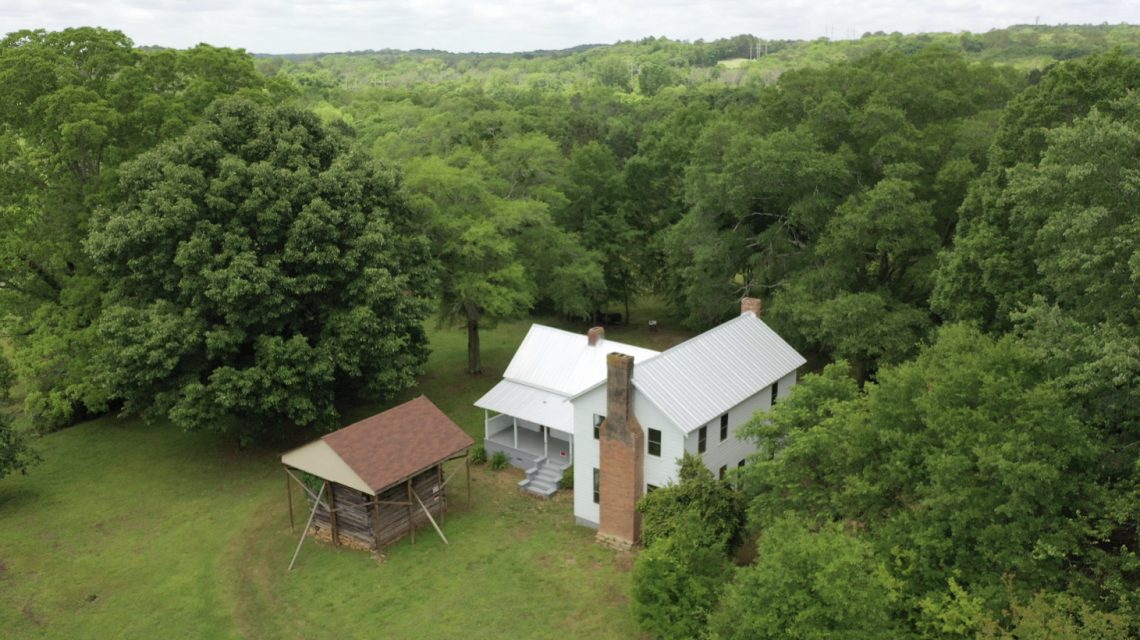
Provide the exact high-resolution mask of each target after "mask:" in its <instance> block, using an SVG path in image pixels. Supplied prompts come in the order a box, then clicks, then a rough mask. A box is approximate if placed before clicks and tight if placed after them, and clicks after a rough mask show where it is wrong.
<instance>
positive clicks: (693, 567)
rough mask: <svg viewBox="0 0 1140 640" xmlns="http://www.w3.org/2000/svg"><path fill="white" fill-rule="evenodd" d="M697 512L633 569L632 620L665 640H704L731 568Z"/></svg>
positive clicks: (682, 517) (647, 551)
mask: <svg viewBox="0 0 1140 640" xmlns="http://www.w3.org/2000/svg"><path fill="white" fill-rule="evenodd" d="M712 535H713V538H712V539H710V532H709V531H708V529H707V528H706V524H705V522H704V521H703V520H702V519H701V516H700V514H699V513H697V512H696V511H692V510H690V511H686V512H684V513H682V514H681V515H680V517H679V518H678V521H677V523H676V525H675V527H674V528H673V530H672V531H670V533H669V535H668V536H665V537H662V538H659V539H658V540H657V542H656V544H654V545H653V546H651V547H648V548H646V549H645V550H644V551H642V552H641V555H639V556H638V558H637V563H636V564H635V565H634V567H633V594H632V595H633V603H632V608H633V614H634V616H635V617H636V618H637V623H638V624H639V625H640V626H641V628H642V629H644V630H645V631H648V632H649V633H650V635H652V636H653V637H655V638H665V639H666V640H673V639H677V640H680V639H682V638H698V637H702V635H703V633H704V631H705V629H707V626H708V625H707V620H708V616H709V614H710V613H711V612H712V611H713V610H714V609H715V608H716V605H717V602H718V601H719V600H720V595H721V593H722V591H723V590H724V588H725V585H726V584H727V583H728V581H729V579H730V577H731V576H732V566H731V564H730V563H729V561H728V558H727V557H726V556H725V555H724V552H723V550H722V549H721V548H720V544H719V543H720V540H719V536H716V534H712Z"/></svg>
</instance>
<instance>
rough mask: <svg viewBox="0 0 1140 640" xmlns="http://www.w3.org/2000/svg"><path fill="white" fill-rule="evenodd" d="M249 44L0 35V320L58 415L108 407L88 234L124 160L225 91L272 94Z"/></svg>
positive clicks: (42, 400) (38, 404) (46, 408)
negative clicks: (143, 47)
mask: <svg viewBox="0 0 1140 640" xmlns="http://www.w3.org/2000/svg"><path fill="white" fill-rule="evenodd" d="M264 87H265V83H264V81H263V80H262V79H261V78H260V77H259V76H258V75H257V74H256V73H255V72H254V70H253V63H252V60H251V58H250V57H249V56H248V55H246V54H245V53H244V52H241V51H234V50H228V49H216V48H214V47H209V46H207V45H200V46H198V47H195V48H194V49H191V50H189V51H184V52H174V51H161V52H155V53H144V52H142V51H140V50H138V49H135V48H134V47H133V45H132V43H131V41H130V40H129V39H128V38H127V37H126V36H124V35H123V34H122V33H120V32H117V31H107V30H104V29H97V28H90V27H84V28H77V29H65V30H63V31H59V32H50V33H49V32H45V31H42V30H40V31H18V32H15V33H12V34H9V35H8V36H7V37H5V38H4V39H3V40H0V92H2V93H3V94H4V95H5V96H6V98H5V99H4V100H3V101H2V103H0V166H3V170H2V171H0V282H2V283H3V286H0V317H3V318H4V319H5V320H6V321H7V322H8V323H9V326H8V327H7V328H8V330H9V332H10V334H11V335H12V336H13V337H14V347H15V350H14V357H13V360H14V363H15V364H16V366H17V369H18V370H19V372H20V375H21V378H22V379H23V381H24V382H25V385H26V387H27V389H28V394H27V403H26V405H27V409H28V410H29V412H30V413H31V414H32V416H33V417H34V418H35V419H36V420H37V421H40V422H42V423H46V424H49V425H58V424H62V423H65V422H67V421H69V420H72V419H74V418H75V417H76V416H78V415H82V414H83V413H84V412H85V411H91V410H95V411H98V410H102V409H103V408H105V407H106V405H107V402H108V401H109V399H110V396H111V394H110V390H109V389H108V388H106V387H105V386H103V385H101V384H100V383H99V382H98V380H97V379H98V371H99V369H98V365H97V363H96V358H95V357H94V353H95V351H96V350H97V348H98V346H99V342H100V340H99V337H98V336H97V335H96V333H95V331H94V329H93V325H94V322H95V320H96V318H98V316H99V314H100V301H101V291H102V290H103V289H104V288H105V283H104V282H103V281H102V279H101V277H100V276H99V274H97V273H95V272H94V271H93V269H92V267H91V263H90V260H89V259H88V257H87V255H86V254H85V253H84V251H83V248H82V242H83V239H84V237H85V236H86V233H87V230H88V225H89V222H90V218H91V214H92V212H93V211H94V210H95V209H96V208H97V207H99V206H108V205H111V204H113V203H115V202H117V201H118V199H119V197H120V193H119V192H118V190H117V189H116V185H117V171H118V167H119V165H120V164H121V163H123V162H124V161H126V160H129V159H131V158H133V157H135V156H136V155H138V154H139V153H141V152H142V151H144V150H146V149H148V148H150V147H152V146H154V145H155V144H156V143H158V142H159V141H161V140H164V139H167V138H169V137H171V136H174V135H177V134H179V133H181V132H182V131H184V130H185V129H186V127H187V126H189V125H190V124H191V123H192V122H194V121H195V120H197V119H198V118H200V117H201V113H202V110H203V109H204V108H205V106H206V105H207V104H208V103H209V102H211V101H212V100H213V99H214V98H216V97H217V96H219V95H226V94H230V93H234V92H238V91H243V90H244V91H247V92H250V93H251V95H264Z"/></svg>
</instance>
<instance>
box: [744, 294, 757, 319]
mask: <svg viewBox="0 0 1140 640" xmlns="http://www.w3.org/2000/svg"><path fill="white" fill-rule="evenodd" d="M749 311H751V312H752V313H753V314H755V315H756V317H757V318H759V317H760V298H741V299H740V315H744V314H746V313H748V312H749Z"/></svg>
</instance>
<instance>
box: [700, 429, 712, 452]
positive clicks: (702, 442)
mask: <svg viewBox="0 0 1140 640" xmlns="http://www.w3.org/2000/svg"><path fill="white" fill-rule="evenodd" d="M708 435H709V428H708V427H701V430H700V431H698V432H697V453H704V452H705V444H706V440H708Z"/></svg>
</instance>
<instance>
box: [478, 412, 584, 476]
mask: <svg viewBox="0 0 1140 640" xmlns="http://www.w3.org/2000/svg"><path fill="white" fill-rule="evenodd" d="M484 436H485V437H484V441H483V442H484V445H483V446H484V448H485V449H486V450H487V454H488V455H492V454H494V453H495V452H496V451H502V452H503V453H505V454H507V457H508V458H510V460H511V464H512V465H513V466H516V467H519V468H520V469H530V468H532V467H534V466H535V464H536V463H537V462H538V460H539V459H541V458H546V459H547V460H548V461H549V462H551V463H553V464H555V465H560V466H562V467H568V466H570V464H571V463H572V462H573V461H574V438H573V436H572V435H571V434H569V433H566V432H565V431H560V430H558V429H554V428H552V427H547V426H544V425H540V424H535V423H534V422H531V421H529V420H523V419H521V418H517V417H515V416H509V415H506V414H499V415H496V416H492V415H490V411H488V410H486V409H484Z"/></svg>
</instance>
